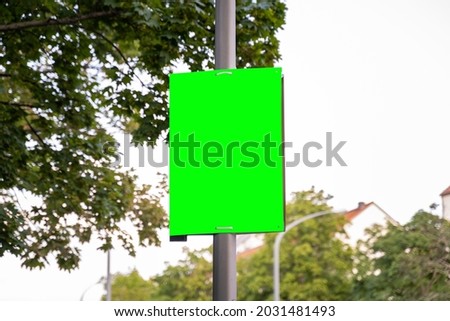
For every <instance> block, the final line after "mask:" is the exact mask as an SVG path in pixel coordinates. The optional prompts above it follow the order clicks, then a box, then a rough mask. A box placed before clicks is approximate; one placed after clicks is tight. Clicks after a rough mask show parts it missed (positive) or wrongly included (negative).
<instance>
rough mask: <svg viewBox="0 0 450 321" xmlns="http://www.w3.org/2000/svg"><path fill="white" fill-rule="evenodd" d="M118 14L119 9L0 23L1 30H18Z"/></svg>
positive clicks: (67, 23) (70, 23)
mask: <svg viewBox="0 0 450 321" xmlns="http://www.w3.org/2000/svg"><path fill="white" fill-rule="evenodd" d="M118 14H119V12H118V11H116V10H111V11H100V12H91V13H88V14H84V15H78V16H74V17H70V18H61V19H48V20H32V21H22V22H13V23H9V24H6V25H0V32H7V31H17V30H23V29H28V28H39V27H48V26H60V25H72V24H75V23H77V22H80V21H84V20H90V19H97V18H106V17H113V16H116V15H118Z"/></svg>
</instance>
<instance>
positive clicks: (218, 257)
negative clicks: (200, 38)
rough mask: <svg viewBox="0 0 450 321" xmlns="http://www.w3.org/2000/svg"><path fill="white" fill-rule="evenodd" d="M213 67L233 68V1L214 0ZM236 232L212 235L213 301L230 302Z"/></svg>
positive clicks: (233, 292)
mask: <svg viewBox="0 0 450 321" xmlns="http://www.w3.org/2000/svg"><path fill="white" fill-rule="evenodd" d="M215 26H216V28H215V30H216V31H215V52H214V55H215V60H216V69H228V68H236V0H216V21H215ZM236 297H237V285H236V235H235V234H216V235H214V240H213V300H214V301H234V300H236Z"/></svg>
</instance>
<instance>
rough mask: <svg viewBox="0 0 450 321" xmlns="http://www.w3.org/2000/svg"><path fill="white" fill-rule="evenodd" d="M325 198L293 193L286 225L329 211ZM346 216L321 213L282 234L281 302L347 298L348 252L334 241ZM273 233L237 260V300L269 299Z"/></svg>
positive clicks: (311, 193) (338, 238)
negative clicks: (252, 250) (253, 249)
mask: <svg viewBox="0 0 450 321" xmlns="http://www.w3.org/2000/svg"><path fill="white" fill-rule="evenodd" d="M329 198H330V197H329V196H326V195H325V194H324V193H323V191H319V192H316V191H315V190H314V188H313V189H311V190H308V191H304V192H297V193H294V197H293V200H292V201H291V202H290V203H288V204H287V208H286V216H287V223H289V222H292V221H294V220H295V219H297V218H299V217H302V216H305V215H308V214H311V213H315V212H319V211H324V210H330V207H329V206H328V205H327V200H328V199H329ZM343 226H344V218H342V217H338V216H335V215H325V216H323V217H319V218H316V219H311V220H307V221H305V222H303V223H301V224H299V225H298V226H297V227H295V228H293V229H292V230H290V231H289V233H286V235H285V237H284V238H283V241H282V243H281V251H280V298H281V299H282V300H345V299H348V297H349V295H350V290H351V275H350V271H351V267H352V259H351V257H352V251H351V249H350V248H349V247H348V246H347V245H346V244H345V243H344V242H343V241H342V237H336V234H337V233H342V235H343V236H344V235H345V233H344V232H343ZM275 236H276V235H274V234H267V235H266V236H265V241H264V245H263V246H262V247H261V248H260V249H259V250H258V251H257V252H256V253H254V254H253V255H251V256H249V257H245V255H244V256H243V257H242V258H241V259H240V260H239V262H238V288H239V291H238V298H239V300H257V301H263V300H272V299H273V244H274V241H275Z"/></svg>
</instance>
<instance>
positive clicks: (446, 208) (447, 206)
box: [440, 186, 450, 220]
mask: <svg viewBox="0 0 450 321" xmlns="http://www.w3.org/2000/svg"><path fill="white" fill-rule="evenodd" d="M440 196H441V197H442V218H445V219H446V220H450V186H449V187H447V189H445V190H444V191H443V192H442V193H441V195H440Z"/></svg>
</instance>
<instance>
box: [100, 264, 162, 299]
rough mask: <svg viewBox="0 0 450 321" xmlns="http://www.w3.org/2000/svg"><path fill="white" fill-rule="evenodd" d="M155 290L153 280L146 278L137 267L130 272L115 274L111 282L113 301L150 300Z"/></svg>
mask: <svg viewBox="0 0 450 321" xmlns="http://www.w3.org/2000/svg"><path fill="white" fill-rule="evenodd" d="M155 291H156V285H155V284H154V283H153V282H152V280H144V278H143V277H142V276H141V275H140V274H139V272H138V271H137V270H136V269H134V270H133V271H131V272H130V273H129V274H120V273H118V274H115V275H114V276H113V280H112V283H111V299H112V301H150V300H152V298H153V297H154V295H155ZM102 300H105V296H103V297H102Z"/></svg>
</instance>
